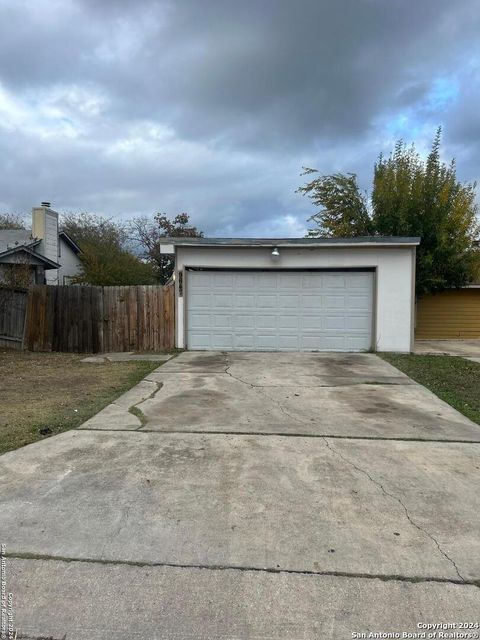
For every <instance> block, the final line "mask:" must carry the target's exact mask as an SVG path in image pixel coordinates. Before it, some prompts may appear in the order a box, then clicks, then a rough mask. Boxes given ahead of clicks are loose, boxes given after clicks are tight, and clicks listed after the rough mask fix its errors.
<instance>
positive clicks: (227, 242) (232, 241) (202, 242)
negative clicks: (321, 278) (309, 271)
mask: <svg viewBox="0 0 480 640" xmlns="http://www.w3.org/2000/svg"><path fill="white" fill-rule="evenodd" d="M160 242H161V244H173V245H175V246H177V247H179V246H181V247H191V246H207V247H213V246H225V247H250V246H253V247H258V246H259V247H275V246H277V247H285V246H286V247H288V246H303V247H312V246H313V247H315V246H324V245H342V246H350V245H357V246H358V245H376V246H378V245H388V246H390V245H403V246H405V245H409V246H416V245H418V244H420V238H419V237H403V236H359V237H356V238H162V239H161V240H160Z"/></svg>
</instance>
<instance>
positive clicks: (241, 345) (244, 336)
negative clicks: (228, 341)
mask: <svg viewBox="0 0 480 640" xmlns="http://www.w3.org/2000/svg"><path fill="white" fill-rule="evenodd" d="M233 341H234V346H235V347H236V348H238V349H245V350H248V351H255V334H254V333H253V332H252V333H237V334H235V335H234V336H233Z"/></svg>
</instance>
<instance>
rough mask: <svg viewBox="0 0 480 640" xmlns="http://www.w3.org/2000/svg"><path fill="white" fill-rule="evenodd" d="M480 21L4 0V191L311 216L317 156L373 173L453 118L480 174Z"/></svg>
mask: <svg viewBox="0 0 480 640" xmlns="http://www.w3.org/2000/svg"><path fill="white" fill-rule="evenodd" d="M479 23H480V17H479V15H478V11H477V10H476V3H475V2H474V0H460V1H459V2H457V3H451V2H447V1H446V0H423V1H422V2H421V3H416V4H411V3H404V2H400V1H399V0H394V1H393V2H388V3H387V2H384V0H340V1H338V0H335V1H334V0H329V1H328V2H325V1H323V2H319V1H318V0H301V1H300V2H296V3H293V2H291V0H261V1H260V2H258V1H257V0H255V1H253V0H247V1H244V2H238V1H235V2H234V1H232V0H222V1H219V0H203V1H202V2H198V0H181V1H179V2H173V1H170V2H168V1H167V0H165V1H153V0H141V1H137V2H135V3H132V2H129V1H127V0H123V1H122V0H103V1H102V2H95V1H94V0H82V1H81V0H77V1H75V0H24V1H23V2H18V1H15V0H3V2H0V153H1V154H2V158H6V161H5V162H4V167H3V171H2V174H1V175H0V208H2V209H7V208H8V209H11V210H16V211H18V210H22V209H28V208H29V207H30V206H31V205H32V204H33V203H36V202H37V201H38V200H40V199H44V198H46V199H50V200H51V201H52V202H54V203H55V205H56V206H57V207H58V208H60V209H62V208H63V209H75V210H85V209H88V210H91V211H97V212H99V213H105V214H109V215H118V216H125V217H128V216H130V215H134V214H136V213H153V212H155V211H159V210H161V211H167V212H169V213H176V212H178V211H180V210H182V211H188V212H190V213H191V215H192V218H193V219H194V222H195V223H197V224H199V225H200V226H202V227H203V228H205V229H206V231H207V232H210V233H215V234H222V233H228V234H233V235H240V234H242V233H249V234H253V233H255V234H259V235H274V234H282V233H284V234H286V235H291V234H294V233H302V232H303V230H304V229H305V220H306V217H307V216H308V214H309V213H310V209H309V206H308V202H307V201H305V200H303V199H302V198H301V197H300V196H298V195H295V194H294V190H295V188H296V187H297V186H298V184H299V183H300V182H301V181H302V179H301V178H300V176H299V173H300V171H301V166H302V165H303V164H306V165H310V166H316V167H318V168H319V169H320V170H322V171H325V172H330V171H338V170H347V171H356V172H358V173H359V176H360V179H361V181H362V183H363V184H364V185H365V187H368V186H369V184H368V181H369V179H370V177H371V168H372V164H373V161H374V159H375V157H376V155H377V154H378V153H379V152H380V151H388V150H389V149H390V148H391V146H392V144H393V142H394V140H395V138H396V137H400V136H401V137H404V138H405V139H407V140H411V139H416V140H417V141H418V142H419V145H420V148H422V146H425V145H428V143H429V142H430V140H431V138H432V136H433V133H434V130H435V128H436V126H437V125H438V124H444V126H445V142H446V147H445V151H446V154H447V155H448V154H453V153H454V154H455V155H456V156H457V159H458V166H459V170H461V171H462V174H463V177H465V178H466V179H474V178H475V177H476V176H475V172H476V171H477V168H476V167H477V166H478V160H479V155H480V153H479V147H478V142H477V140H478V135H477V136H476V137H475V133H477V134H478V131H479V130H480V124H479V118H478V115H477V109H476V105H477V104H478V98H479V97H480V96H479V93H480V88H479V87H480V83H479V72H478V69H479V63H480V61H479V56H478V53H477V39H478V33H479V27H480V24H479Z"/></svg>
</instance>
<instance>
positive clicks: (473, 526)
mask: <svg viewBox="0 0 480 640" xmlns="http://www.w3.org/2000/svg"><path fill="white" fill-rule="evenodd" d="M0 482H1V486H2V492H1V496H0V531H1V538H2V539H1V540H0V542H3V543H4V544H5V545H6V556H7V558H6V569H7V590H9V591H12V592H13V597H14V615H15V622H16V624H17V626H18V627H19V628H20V629H21V631H22V632H23V633H24V634H26V635H27V636H29V637H39V636H53V638H62V637H63V636H64V634H65V633H66V634H67V640H107V639H108V640H131V639H136V638H138V639H140V638H141V639H148V640H153V639H157V638H158V639H163V638H168V639H175V640H176V639H187V638H188V639H205V640H206V639H208V640H211V639H220V638H221V639H226V638H229V639H233V638H235V639H236V638H239V639H240V638H241V639H250V638H255V639H260V638H262V640H265V639H267V638H269V639H272V640H273V639H275V640H279V639H282V640H283V639H287V640H293V639H296V640H299V639H302V640H304V639H307V638H308V639H313V638H334V639H337V638H338V639H344V638H352V634H353V633H361V632H364V633H365V632H366V633H368V632H369V631H377V632H384V633H387V632H390V633H391V632H400V633H401V632H403V631H418V630H419V629H418V628H417V625H419V624H424V623H439V622H445V623H448V622H459V621H462V622H476V621H478V620H479V617H480V534H479V531H480V427H478V426H477V425H475V424H473V423H472V422H470V421H469V420H467V419H466V418H464V417H463V416H461V415H460V414H459V413H457V412H456V411H454V410H453V409H452V408H451V407H449V406H448V405H446V404H445V403H443V402H442V401H441V400H439V399H438V398H437V397H436V396H434V395H433V394H431V393H430V392H428V391H427V390H426V389H424V388H423V387H421V386H419V385H417V384H416V383H414V382H412V381H411V380H410V379H409V378H408V377H406V376H405V375H403V374H402V373H400V372H399V371H398V370H397V369H395V368H394V367H392V366H391V365H389V364H387V363H386V362H384V361H383V360H381V359H380V358H378V357H377V356H375V355H372V354H338V355H337V354H318V353H317V354H313V353H310V354H309V353H263V354H262V353H236V354H233V353H229V354H225V353H212V352H209V353H194V352H189V353H183V354H181V355H180V356H179V357H177V358H175V359H173V360H170V361H169V362H167V363H166V364H165V365H163V366H162V367H159V368H158V369H157V370H156V371H155V372H153V373H152V374H150V375H149V376H148V377H147V378H146V380H145V381H144V382H142V383H140V385H138V387H136V388H134V389H133V390H131V391H130V392H128V393H127V394H125V396H123V397H122V398H120V399H119V400H118V401H117V402H116V403H114V404H113V405H110V406H109V407H107V408H106V409H105V410H104V411H102V412H101V413H100V414H98V415H97V416H95V417H94V418H92V419H91V420H89V421H88V422H87V423H85V425H84V426H83V427H82V429H79V430H75V431H70V432H68V433H65V434H63V435H60V436H57V437H54V438H50V439H48V440H44V441H42V442H39V443H37V444H33V445H30V446H28V447H24V448H23V449H20V450H18V451H15V452H12V453H8V454H5V455H4V456H2V457H1V458H0Z"/></svg>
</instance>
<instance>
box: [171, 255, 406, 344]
mask: <svg viewBox="0 0 480 640" xmlns="http://www.w3.org/2000/svg"><path fill="white" fill-rule="evenodd" d="M279 251H280V257H279V258H277V259H276V260H272V256H271V249H270V248H268V247H178V248H177V252H176V284H175V286H176V317H177V347H178V348H179V349H183V348H185V346H186V345H185V300H186V286H188V273H187V274H185V269H186V268H187V267H203V268H207V269H208V268H217V269H218V268H220V269H274V270H281V269H285V270H288V269H322V268H326V269H328V268H342V267H343V268H346V267H356V268H362V267H364V268H372V267H374V268H375V269H376V287H375V288H376V292H375V296H374V317H375V327H374V334H373V335H374V345H372V346H373V348H374V349H376V350H378V351H400V352H409V351H410V350H411V346H412V335H413V286H414V260H413V257H414V250H413V249H412V248H411V247H388V248H378V249H377V248H363V247H358V248H356V247H353V248H318V247H315V248H301V249H298V248H285V247H280V248H279ZM180 282H182V285H183V291H182V293H183V295H182V296H181V295H180Z"/></svg>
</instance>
